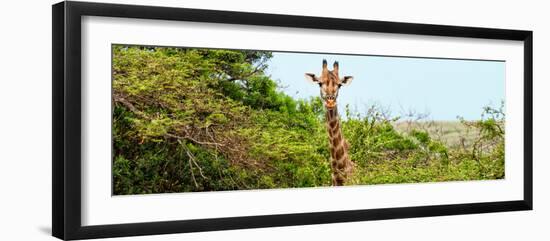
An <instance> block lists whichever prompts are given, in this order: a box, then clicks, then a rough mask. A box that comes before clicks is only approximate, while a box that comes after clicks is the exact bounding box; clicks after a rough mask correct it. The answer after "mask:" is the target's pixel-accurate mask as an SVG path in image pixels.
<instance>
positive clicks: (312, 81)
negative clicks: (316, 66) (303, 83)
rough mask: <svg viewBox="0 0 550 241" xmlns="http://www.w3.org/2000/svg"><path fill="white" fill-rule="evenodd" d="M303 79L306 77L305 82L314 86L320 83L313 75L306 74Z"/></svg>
mask: <svg viewBox="0 0 550 241" xmlns="http://www.w3.org/2000/svg"><path fill="white" fill-rule="evenodd" d="M305 77H306V80H308V81H310V82H311V83H314V84H319V83H320V82H319V78H317V76H315V75H314V74H311V73H306V74H305Z"/></svg>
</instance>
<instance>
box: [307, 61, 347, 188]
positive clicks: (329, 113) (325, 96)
mask: <svg viewBox="0 0 550 241" xmlns="http://www.w3.org/2000/svg"><path fill="white" fill-rule="evenodd" d="M322 67H323V69H322V72H321V75H320V76H316V75H315V74H312V73H306V74H305V77H306V79H307V80H309V81H311V82H313V83H315V84H318V85H319V88H320V95H321V99H322V100H323V104H324V106H325V109H326V113H325V116H326V126H327V132H328V137H329V147H330V164H331V165H330V166H331V170H332V185H334V186H342V185H344V184H345V183H346V182H347V181H348V178H349V177H350V176H351V174H352V172H353V166H354V164H353V162H352V161H351V159H350V157H349V155H348V149H349V144H348V142H347V141H346V139H345V138H344V136H343V134H342V129H341V128H340V119H339V116H338V107H337V103H336V99H337V98H338V91H339V90H340V87H342V86H345V85H348V84H350V83H351V81H352V80H353V77H352V76H344V77H342V78H340V77H339V74H338V71H339V67H340V66H339V64H338V61H336V62H334V64H333V69H332V70H329V69H328V66H327V61H326V60H324V59H323V65H322Z"/></svg>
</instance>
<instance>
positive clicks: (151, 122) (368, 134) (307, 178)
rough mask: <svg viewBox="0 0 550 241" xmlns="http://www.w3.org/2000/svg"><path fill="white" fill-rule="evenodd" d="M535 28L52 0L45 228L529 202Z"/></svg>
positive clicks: (70, 231) (308, 219) (445, 210)
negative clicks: (49, 184)
mask: <svg viewBox="0 0 550 241" xmlns="http://www.w3.org/2000/svg"><path fill="white" fill-rule="evenodd" d="M532 34H533V33H532V32H531V31H524V30H505V29H490V28H476V27H459V26H442V25H430V24H417V23H396V22H383V21H367V20H353V19H335V18H323V17H311V16H290V15H275V14H264V13H245V12H227V11H215V10H197V9H183V8H169V7H154V6H136V5H117V4H103V3H88V2H70V1H69V2H61V3H58V4H55V5H53V50H52V51H53V127H52V128H53V201H52V203H53V208H52V209H53V221H52V222H53V225H52V226H53V230H52V232H53V235H54V236H55V237H58V238H60V239H86V238H101V237H117V236H132V235H149V234H167V233H179V232H198V231H211V230H227V229H242V228H259V227H274V226H287V225H307V224H321V223H333V222H349V221H365V220H380V219H396V218H413V217H426V216H440V215H456V214H471V213H486V212H501V211H518V210H531V209H532V197H533V194H532V117H533V113H532V110H533V107H532V105H533V104H532V101H533V97H532V91H533V89H532V88H533V87H532V82H533V80H532V74H533V69H532V68H533V67H532V66H533V64H532V61H533V60H532V54H533V45H532ZM472 218H475V217H472Z"/></svg>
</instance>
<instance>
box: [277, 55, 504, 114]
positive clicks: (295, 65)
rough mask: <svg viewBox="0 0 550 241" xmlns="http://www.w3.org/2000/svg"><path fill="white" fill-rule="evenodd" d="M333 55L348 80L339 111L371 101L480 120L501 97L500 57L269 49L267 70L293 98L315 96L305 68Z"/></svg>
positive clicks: (399, 109) (394, 109)
mask: <svg viewBox="0 0 550 241" xmlns="http://www.w3.org/2000/svg"><path fill="white" fill-rule="evenodd" d="M324 58H325V59H327V61H328V62H329V67H330V68H331V69H332V67H331V66H332V63H333V62H334V61H335V60H338V61H339V63H340V76H341V77H342V76H344V75H352V76H353V77H354V79H353V81H352V83H351V84H350V85H348V86H344V87H342V88H341V89H340V93H339V95H338V100H337V102H338V106H339V110H340V112H342V111H343V107H344V106H345V105H346V104H349V105H350V107H351V108H352V110H356V111H358V112H360V113H364V112H365V111H366V109H367V107H368V106H370V105H372V104H374V103H376V104H378V105H381V106H382V107H384V108H388V109H389V110H391V113H392V116H399V115H402V114H403V113H405V112H407V111H408V110H414V111H416V112H420V113H429V114H430V116H429V119H431V120H456V117H457V116H458V115H460V116H462V117H464V118H466V119H468V120H475V119H479V118H480V115H481V112H482V107H483V106H486V105H491V106H493V107H498V106H499V105H500V101H501V100H504V95H505V90H504V85H505V63H504V62H499V61H476V60H452V59H432V58H405V57H382V56H354V55H331V54H309V53H283V52H274V53H273V58H272V59H271V60H270V62H269V63H268V65H269V68H268V70H267V73H268V74H269V75H271V77H272V78H273V79H274V80H278V81H280V85H281V86H282V88H281V90H283V91H284V92H285V93H287V94H288V95H290V96H292V97H295V98H309V97H310V96H319V87H318V85H315V84H311V83H310V82H307V81H306V80H305V78H304V73H305V72H310V73H314V74H317V75H319V74H320V72H321V63H322V60H323V59H324Z"/></svg>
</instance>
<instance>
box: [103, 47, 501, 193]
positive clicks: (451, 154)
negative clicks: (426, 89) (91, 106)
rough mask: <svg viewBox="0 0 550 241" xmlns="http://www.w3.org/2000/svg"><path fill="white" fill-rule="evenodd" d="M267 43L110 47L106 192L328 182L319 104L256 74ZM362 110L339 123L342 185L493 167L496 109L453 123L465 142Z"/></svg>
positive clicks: (472, 174)
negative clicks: (344, 168)
mask: <svg viewBox="0 0 550 241" xmlns="http://www.w3.org/2000/svg"><path fill="white" fill-rule="evenodd" d="M271 56H272V55H271V53H270V52H263V51H238V50H213V49H183V48H161V47H158V48H157V47H138V46H124V45H116V46H113V90H114V91H113V102H114V110H113V140H114V144H113V145H114V158H113V178H114V194H117V195H118V194H143V193H165V192H187V191H215V190H242V189H260V188H290V187H314V186H329V185H330V184H331V177H330V164H329V156H330V154H329V152H328V141H327V133H326V129H325V124H324V114H323V113H324V109H323V105H322V103H321V100H320V99H319V98H312V99H309V100H295V99H293V98H292V97H290V96H288V95H286V94H284V93H283V92H281V91H279V90H278V86H277V83H276V82H275V81H273V80H271V79H270V77H269V76H267V75H266V74H265V72H264V71H265V69H266V68H267V66H268V65H267V61H268V60H269V58H271ZM384 116H385V115H383V113H381V112H380V111H378V110H377V109H376V108H372V110H371V111H369V113H367V115H366V116H359V115H357V114H352V113H350V111H349V110H347V111H346V118H344V120H343V121H342V128H343V132H344V136H345V137H346V139H347V140H348V142H349V143H350V150H349V151H350V156H351V158H352V159H353V160H354V162H355V163H356V165H357V168H356V171H355V172H354V175H353V177H352V180H351V182H350V184H377V183H402V182H433V181H447V180H474V179H495V178H502V177H503V176H504V129H503V124H504V115H503V111H502V109H499V110H496V109H491V108H487V109H485V110H484V115H483V116H482V119H481V120H479V121H475V122H468V121H464V120H462V122H463V124H464V125H465V126H467V127H468V129H469V130H471V131H472V132H478V135H477V138H476V139H475V140H474V141H473V143H474V144H472V145H471V146H468V147H466V146H465V147H463V148H449V147H447V145H445V143H443V142H442V141H439V140H437V139H434V138H433V137H431V136H430V134H429V133H428V132H426V131H423V130H421V129H414V130H411V131H410V132H408V133H402V132H399V131H397V130H396V129H395V128H394V124H395V122H396V121H398V119H397V118H395V119H388V118H386V117H384Z"/></svg>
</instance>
